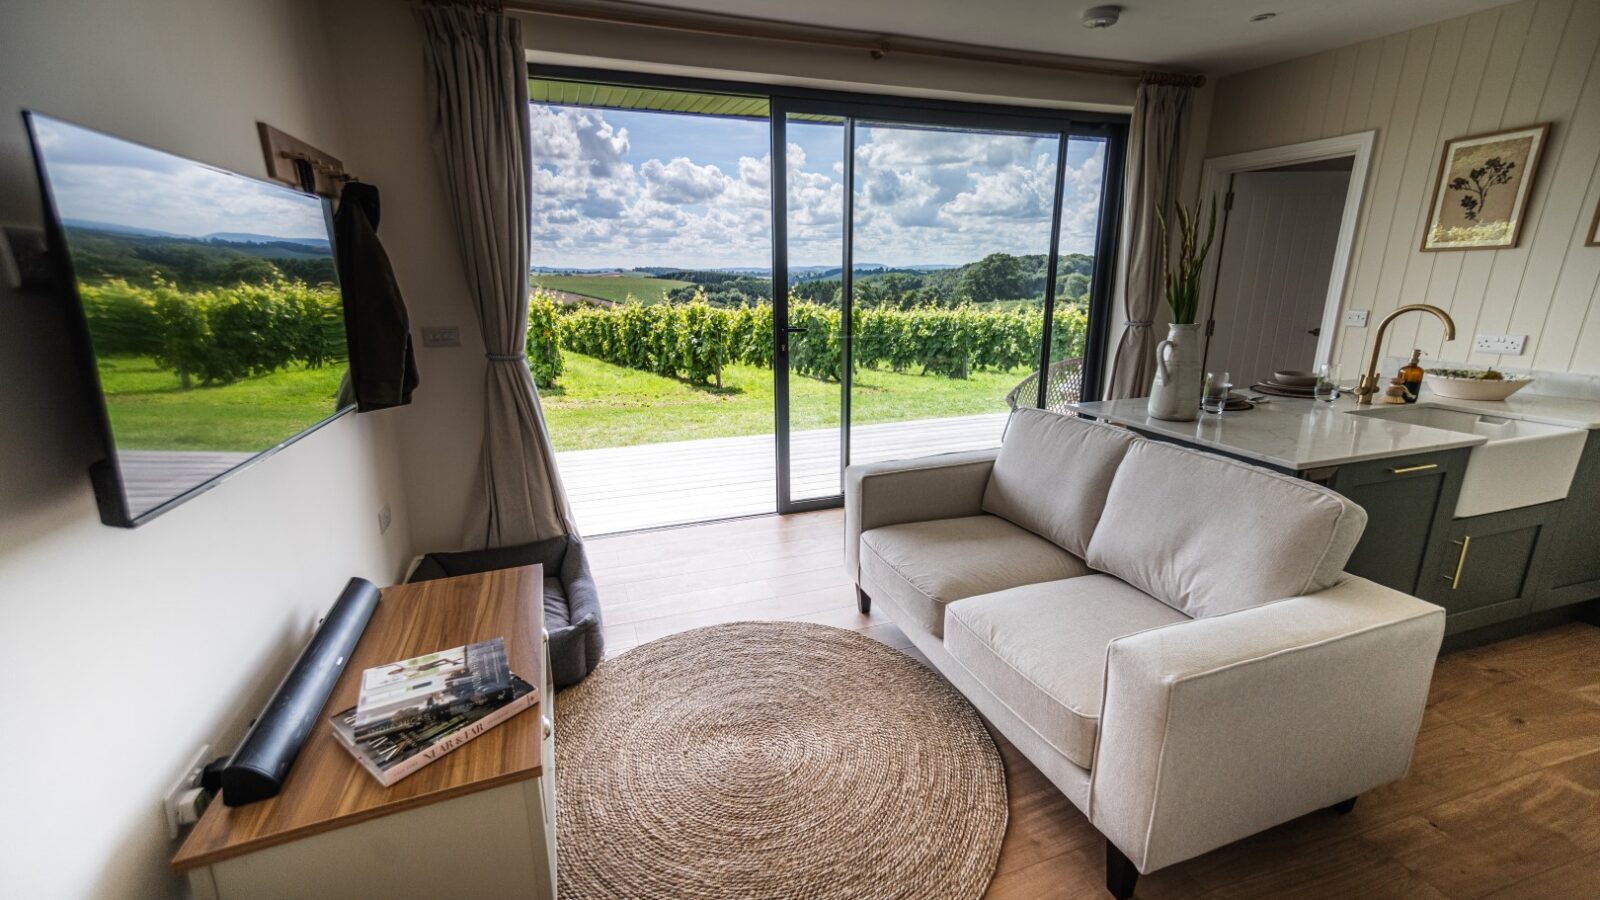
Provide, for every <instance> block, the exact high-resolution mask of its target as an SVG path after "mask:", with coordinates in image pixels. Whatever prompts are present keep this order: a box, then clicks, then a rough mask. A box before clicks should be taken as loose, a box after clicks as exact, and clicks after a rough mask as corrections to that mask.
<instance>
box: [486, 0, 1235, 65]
mask: <svg viewBox="0 0 1600 900" xmlns="http://www.w3.org/2000/svg"><path fill="white" fill-rule="evenodd" d="M503 5H504V7H505V9H506V10H508V11H511V12H521V13H531V14H533V15H540V16H549V17H551V18H557V19H572V20H576V21H581V22H599V23H603V24H607V25H624V26H630V27H635V28H649V29H654V30H657V31H675V32H679V33H681V34H697V35H705V36H710V37H731V38H745V39H753V40H759V41H774V42H779V43H786V44H805V45H809V46H814V47H828V48H831V49H835V50H859V51H862V52H864V53H867V54H868V55H870V56H871V57H872V58H873V59H883V58H884V57H886V56H888V55H889V54H891V53H896V54H903V55H907V56H927V57H933V58H937V59H951V60H960V61H962V62H976V63H988V64H991V65H1001V66H1021V67H1025V68H1032V69H1050V70H1053V71H1057V72H1075V73H1077V74H1080V75H1095V76H1099V77H1103V78H1129V79H1135V80H1139V81H1148V82H1153V83H1159V84H1175V85H1182V86H1185V87H1200V86H1201V85H1203V84H1205V83H1206V78H1205V76H1204V75H1192V74H1187V73H1182V72H1158V71H1146V70H1140V69H1136V68H1131V67H1127V66H1117V65H1113V64H1108V63H1095V62H1088V61H1083V60H1079V59H1075V58H1073V57H1067V56H1060V55H1057V54H1047V53H1022V54H1018V53H1014V52H1010V51H1006V50H1003V49H1001V48H997V47H987V46H982V45H978V44H958V43H944V42H939V41H928V40H921V39H917V38H907V37H896V36H891V35H884V36H882V37H879V38H876V39H872V38H867V37H852V36H849V35H847V34H845V33H842V32H829V31H825V30H821V29H809V30H807V31H806V32H802V31H800V30H799V29H797V28H794V27H788V26H784V25H781V24H779V23H775V22H772V21H769V20H765V19H753V18H746V17H742V16H716V17H699V18H696V19H690V18H687V17H681V16H673V15H668V14H664V13H658V12H654V11H646V10H644V9H642V8H638V7H630V8H625V9H602V8H599V7H591V6H578V5H573V4H567V3H557V2H546V0H506V2H505V3H504V4H503Z"/></svg>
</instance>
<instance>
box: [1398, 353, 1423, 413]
mask: <svg viewBox="0 0 1600 900" xmlns="http://www.w3.org/2000/svg"><path fill="white" fill-rule="evenodd" d="M1422 375H1423V372H1422V351H1421V350H1412V351H1411V362H1408V363H1406V364H1405V365H1404V366H1401V367H1400V383H1401V384H1403V385H1405V388H1406V402H1407V403H1415V402H1417V395H1419V394H1421V393H1422Z"/></svg>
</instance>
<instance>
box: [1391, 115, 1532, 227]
mask: <svg viewBox="0 0 1600 900" xmlns="http://www.w3.org/2000/svg"><path fill="white" fill-rule="evenodd" d="M1549 134H1550V125H1549V124H1548V123H1546V124H1544V125H1532V126H1529V127H1527V128H1518V129H1515V130H1512V131H1501V132H1497V133H1495V134H1479V135H1473V136H1471V137H1459V138H1455V139H1453V140H1449V141H1446V142H1445V145H1444V156H1443V158H1442V159H1441V160H1440V161H1439V175H1438V179H1437V180H1436V181H1435V182H1434V184H1433V203H1432V206H1431V208H1430V209H1429V210H1428V228H1427V230H1426V231H1424V232H1423V234H1422V249H1424V250H1495V249H1500V248H1503V247H1515V246H1516V245H1517V237H1518V236H1519V235H1520V234H1521V232H1522V216H1523V213H1524V212H1525V211H1526V210H1527V208H1528V195H1529V194H1530V193H1531V192H1532V191H1533V177H1534V174H1535V173H1536V172H1537V171H1538V168H1539V157H1540V155H1541V154H1542V153H1543V152H1544V144H1545V139H1546V138H1547V137H1549Z"/></svg>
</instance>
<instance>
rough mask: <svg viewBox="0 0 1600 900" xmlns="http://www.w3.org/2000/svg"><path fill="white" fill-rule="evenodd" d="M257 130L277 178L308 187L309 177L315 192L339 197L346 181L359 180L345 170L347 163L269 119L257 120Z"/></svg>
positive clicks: (297, 185)
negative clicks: (280, 128) (268, 122)
mask: <svg viewBox="0 0 1600 900" xmlns="http://www.w3.org/2000/svg"><path fill="white" fill-rule="evenodd" d="M256 130H257V131H259V132H260V134H261V152H262V153H263V154H264V155H265V156H266V158H267V174H268V175H269V176H271V178H272V179H273V180H274V181H281V182H283V183H284V184H287V185H289V186H290V187H293V188H299V189H301V190H305V189H307V187H308V185H307V183H306V182H307V181H308V180H309V181H310V185H309V188H310V190H311V191H313V192H314V193H317V194H321V195H322V196H324V197H327V198H328V199H330V200H337V199H339V191H340V190H341V189H342V188H343V187H344V183H345V182H346V181H354V180H355V177H354V176H352V175H351V174H350V173H348V172H346V171H345V170H344V163H342V162H340V161H339V159H338V157H336V156H333V155H331V154H328V153H324V152H322V151H321V150H318V149H317V148H316V147H313V146H311V145H310V144H308V143H306V142H305V141H302V140H300V139H299V138H297V137H295V136H294V135H292V134H287V133H285V132H282V131H279V130H278V129H276V128H273V127H272V126H271V125H268V124H267V123H265V122H257V123H256ZM307 169H309V172H307V171H306V170H307Z"/></svg>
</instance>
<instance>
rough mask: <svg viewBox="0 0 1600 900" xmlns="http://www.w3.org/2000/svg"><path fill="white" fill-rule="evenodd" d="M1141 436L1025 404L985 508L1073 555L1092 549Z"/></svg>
mask: <svg viewBox="0 0 1600 900" xmlns="http://www.w3.org/2000/svg"><path fill="white" fill-rule="evenodd" d="M1137 440H1138V438H1136V437H1134V436H1133V435H1132V434H1130V433H1129V432H1128V431H1127V430H1125V429H1122V428H1114V427H1112V426H1110V425H1102V424H1099V423H1097V422H1090V421H1087V420H1084V419H1080V418H1077V417H1076V416H1064V415H1061V414H1060V413H1053V412H1046V411H1044V410H1041V409H1019V410H1017V411H1016V412H1014V413H1012V414H1011V423H1010V424H1009V425H1008V426H1006V439H1005V443H1004V444H1002V445H1001V447H1000V455H999V456H998V457H996V459H995V461H994V472H993V474H991V475H990V476H989V485H988V487H987V488H985V490H984V493H983V511H984V512H986V513H990V514H991V515H996V516H999V517H1001V518H1002V519H1006V520H1009V521H1010V522H1012V523H1013V524H1016V525H1020V526H1022V527H1023V528H1026V529H1028V530H1029V531H1031V532H1033V533H1034V534H1037V535H1039V536H1040V537H1042V538H1044V539H1046V540H1048V541H1051V542H1052V543H1054V544H1055V545H1056V546H1058V547H1061V548H1062V549H1064V550H1066V551H1067V552H1068V553H1071V554H1074V555H1075V556H1080V557H1081V556H1083V554H1084V552H1085V551H1086V550H1088V549H1089V536H1090V535H1092V534H1093V533H1094V528H1095V523H1096V522H1098V521H1099V520H1100V511H1101V510H1102V509H1104V508H1105V504H1106V493H1107V492H1108V491H1109V490H1111V479H1112V476H1114V475H1115V474H1116V472H1117V466H1119V465H1121V463H1122V457H1123V454H1125V453H1127V452H1128V448H1129V447H1131V446H1133V444H1134V442H1135V441H1137Z"/></svg>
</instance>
